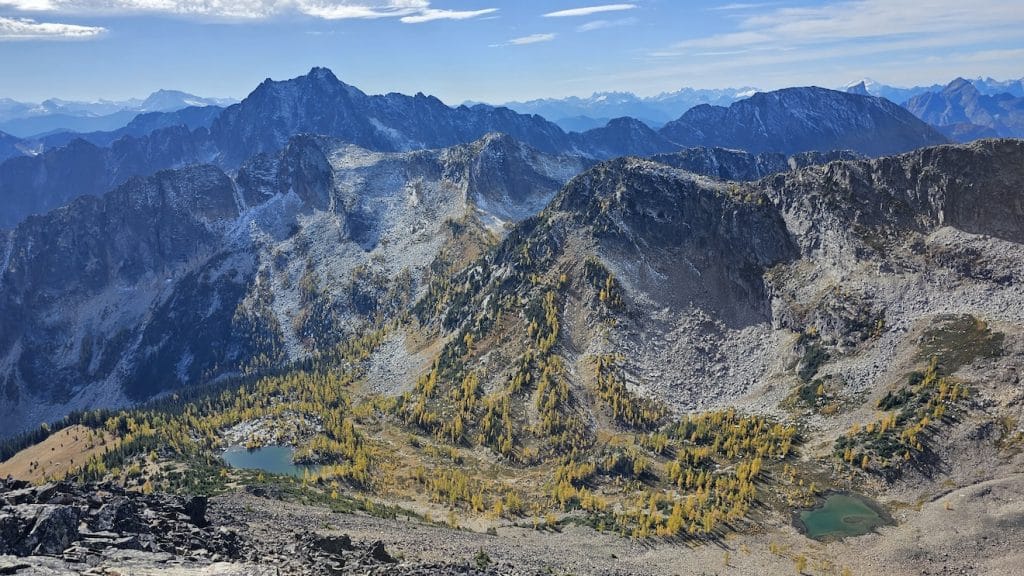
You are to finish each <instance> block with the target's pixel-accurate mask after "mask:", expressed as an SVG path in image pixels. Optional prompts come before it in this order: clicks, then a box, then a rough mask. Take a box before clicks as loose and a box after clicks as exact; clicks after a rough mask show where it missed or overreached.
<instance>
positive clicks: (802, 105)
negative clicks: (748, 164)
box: [659, 87, 947, 156]
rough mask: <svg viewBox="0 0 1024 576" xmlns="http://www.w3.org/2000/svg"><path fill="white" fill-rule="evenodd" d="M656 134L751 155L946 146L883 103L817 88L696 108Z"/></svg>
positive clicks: (909, 117) (925, 127) (910, 117)
mask: <svg viewBox="0 0 1024 576" xmlns="http://www.w3.org/2000/svg"><path fill="white" fill-rule="evenodd" d="M659 132H660V134H661V135H662V136H664V137H666V138H668V139H669V140H671V141H673V142H675V143H677V144H680V145H682V146H721V147H725V148H738V149H741V150H746V151H748V152H754V153H757V152H781V153H784V154H793V153H797V152H807V151H814V150H816V151H829V150H853V151H856V152H859V153H861V154H866V155H869V156H880V155H884V154H895V153H899V152H905V151H908V150H913V149H915V148H920V147H922V146H932V145H936V144H943V143H945V142H947V140H946V139H945V138H944V137H943V136H942V135H941V134H939V133H938V132H936V131H935V130H934V129H933V128H931V127H930V126H928V125H927V124H925V123H924V122H922V121H921V120H918V119H917V118H916V117H914V115H913V114H911V113H909V112H907V110H905V109H903V108H901V107H900V106H897V105H896V104H893V103H892V102H889V101H888V100H885V99H884V98H875V97H872V96H863V95H859V94H850V93H845V92H837V91H834V90H826V89H824V88H816V87H809V88H786V89H783V90H776V91H774V92H759V93H757V94H755V95H754V96H752V97H750V98H747V99H745V100H740V101H738V102H736V103H734V104H732V105H730V106H729V107H728V108H724V107H720V106H710V105H703V106H697V107H695V108H692V109H690V110H689V111H688V112H686V113H685V114H683V116H682V117H680V118H679V119H678V120H674V121H672V122H669V123H668V124H666V125H665V126H664V127H663V128H662V129H661V130H660V131H659Z"/></svg>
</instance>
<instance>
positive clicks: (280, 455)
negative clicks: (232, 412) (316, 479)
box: [221, 446, 320, 477]
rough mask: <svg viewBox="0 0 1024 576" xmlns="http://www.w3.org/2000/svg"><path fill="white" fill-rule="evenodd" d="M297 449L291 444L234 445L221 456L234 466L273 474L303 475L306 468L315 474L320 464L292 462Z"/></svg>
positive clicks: (229, 464)
mask: <svg viewBox="0 0 1024 576" xmlns="http://www.w3.org/2000/svg"><path fill="white" fill-rule="evenodd" d="M294 454H295V449H294V448H292V447H291V446H264V447H262V448H254V449H252V450H249V449H247V448H244V447H242V446H232V447H231V448H228V449H227V450H225V451H224V453H223V454H221V458H223V459H224V461H225V462H227V464H228V466H231V467H232V468H245V469H248V470H262V471H264V472H269V473H271V474H282V475H286V476H298V477H302V475H303V473H304V472H305V471H306V470H309V472H310V474H313V473H315V472H317V471H318V470H319V468H320V467H319V466H302V465H298V464H295V463H293V462H292V456H293V455H294Z"/></svg>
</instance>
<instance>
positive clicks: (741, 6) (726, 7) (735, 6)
mask: <svg viewBox="0 0 1024 576" xmlns="http://www.w3.org/2000/svg"><path fill="white" fill-rule="evenodd" d="M770 5H771V4H770V3H767V2H734V3H732V4H723V5H721V6H713V7H711V8H708V10H715V11H719V12H727V11H730V10H752V9H754V8H762V7H764V6H770Z"/></svg>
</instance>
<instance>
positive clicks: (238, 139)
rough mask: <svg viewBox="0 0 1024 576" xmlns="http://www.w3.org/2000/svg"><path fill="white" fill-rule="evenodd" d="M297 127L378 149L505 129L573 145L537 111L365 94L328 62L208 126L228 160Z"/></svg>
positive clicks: (541, 144) (563, 147)
mask: <svg viewBox="0 0 1024 576" xmlns="http://www.w3.org/2000/svg"><path fill="white" fill-rule="evenodd" d="M302 132H310V133H315V134H324V135H327V136H332V137H336V138H340V139H342V140H345V141H347V142H351V143H352V144H355V145H357V146H361V147H363V148H367V149H370V150H380V151H404V150H415V149H421V148H441V147H445V146H451V145H454V144H459V143H463V142H469V141H472V140H475V139H477V138H480V137H481V136H483V135H484V134H486V133H488V132H503V133H506V134H509V135H511V136H512V137H514V138H516V139H517V140H520V141H522V142H524V143H526V144H528V145H530V146H532V147H534V148H537V149H538V150H541V151H544V152H556V153H564V152H570V151H572V145H571V143H570V141H569V139H568V137H567V136H566V135H565V133H563V132H562V130H561V129H559V128H558V127H557V126H555V125H554V124H551V123H550V122H547V121H546V120H544V119H543V118H540V117H539V116H525V115H520V114H517V113H515V112H512V111H511V110H508V109H507V108H490V107H487V106H475V107H473V108H467V107H465V106H462V107H459V108H450V107H448V106H446V105H445V104H444V103H443V102H441V101H440V100H438V99H437V98H434V97H432V96H424V95H423V94H417V95H416V96H405V95H402V94H387V95H385V96H367V95H366V94H364V93H363V92H362V91H360V90H359V89H358V88H355V87H353V86H349V85H347V84H345V83H343V82H341V81H340V80H338V79H337V78H336V77H335V76H334V74H332V73H331V71H330V70H327V69H325V68H314V69H313V70H312V71H310V73H309V74H308V75H306V76H302V77H299V78H295V79H293V80H286V81H283V82H274V81H272V80H267V81H265V82H264V83H263V84H260V86H259V87H258V88H256V90H254V91H253V93H252V94H250V95H249V96H248V97H247V98H246V99H245V100H243V101H242V102H241V103H239V104H237V105H235V106H231V107H229V108H228V109H227V110H225V111H224V113H223V114H222V115H221V116H220V117H219V118H218V119H217V120H216V121H215V122H214V124H213V126H212V128H211V134H212V138H213V141H214V142H215V143H216V144H217V147H218V149H219V150H220V154H221V162H222V163H224V164H228V165H231V164H237V163H238V162H240V161H242V160H244V159H246V158H248V157H250V156H252V155H253V154H257V153H260V152H273V151H276V150H279V149H280V148H281V147H282V146H283V145H284V143H285V142H287V141H288V138H290V137H291V136H292V135H294V134H298V133H302Z"/></svg>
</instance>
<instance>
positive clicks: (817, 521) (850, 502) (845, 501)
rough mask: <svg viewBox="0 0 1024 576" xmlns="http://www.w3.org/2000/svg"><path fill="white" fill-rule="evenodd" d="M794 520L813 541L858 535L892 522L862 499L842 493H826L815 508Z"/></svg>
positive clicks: (800, 512) (802, 511) (800, 514)
mask: <svg viewBox="0 0 1024 576" xmlns="http://www.w3.org/2000/svg"><path fill="white" fill-rule="evenodd" d="M796 520H797V524H798V527H799V528H802V529H803V532H804V534H806V535H807V536H808V537H809V538H814V539H815V540H832V539H839V538H846V537H848V536H861V535H863V534H867V533H869V532H871V531H873V530H874V529H875V528H878V527H879V526H884V525H886V524H890V523H891V522H890V520H889V519H888V518H886V517H884V516H883V513H881V512H879V510H878V509H877V507H876V506H875V505H872V504H871V503H869V502H868V501H867V500H865V499H864V498H861V497H859V496H857V495H854V494H849V493H841V492H837V493H833V494H829V495H828V496H826V497H825V500H824V501H823V502H822V503H821V505H820V506H818V507H816V508H811V509H809V510H800V511H799V512H798V514H797V515H796Z"/></svg>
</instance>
